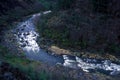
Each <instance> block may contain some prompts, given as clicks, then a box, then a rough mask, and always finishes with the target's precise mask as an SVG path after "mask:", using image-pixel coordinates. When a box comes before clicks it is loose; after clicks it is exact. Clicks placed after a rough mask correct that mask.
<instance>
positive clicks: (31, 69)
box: [0, 45, 77, 80]
mask: <svg viewBox="0 0 120 80" xmlns="http://www.w3.org/2000/svg"><path fill="white" fill-rule="evenodd" d="M1 61H2V62H5V63H9V64H10V65H11V66H12V67H13V68H18V69H19V70H20V71H21V72H22V73H23V74H26V75H27V77H29V78H30V79H31V80H76V79H77V77H76V78H72V77H70V76H68V74H65V73H66V72H65V73H63V72H62V73H61V71H60V70H59V69H61V68H59V69H58V70H57V68H56V67H55V68H54V67H50V66H49V67H50V68H49V67H48V65H47V64H44V63H41V62H39V61H32V60H28V59H26V58H25V57H24V53H21V56H19V57H18V56H17V55H15V54H12V52H11V51H10V50H8V49H7V48H6V47H3V46H1V45H0V62H1ZM63 70H64V69H63ZM57 73H58V74H57ZM66 75H67V76H66ZM58 77H59V78H58Z"/></svg>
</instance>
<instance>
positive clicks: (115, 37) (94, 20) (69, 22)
mask: <svg viewBox="0 0 120 80" xmlns="http://www.w3.org/2000/svg"><path fill="white" fill-rule="evenodd" d="M76 1H77V2H76V3H73V4H74V5H73V7H72V8H71V7H69V6H67V8H65V9H64V7H65V6H64V4H65V3H64V4H63V5H61V8H63V9H61V8H59V10H58V11H57V9H56V10H53V12H52V13H51V14H48V15H43V16H42V17H41V20H40V22H39V24H38V26H37V29H38V32H39V33H40V35H41V37H42V38H43V40H41V39H40V40H41V42H40V41H39V43H44V44H49V43H50V44H51V45H56V46H59V47H61V48H65V49H70V50H73V51H83V52H90V53H98V54H102V55H105V54H111V55H115V56H116V57H118V58H119V57H120V55H119V52H120V44H119V19H113V18H111V17H109V16H108V15H106V14H102V13H93V12H92V11H90V10H91V8H90V5H88V6H86V7H84V6H83V5H82V3H80V2H79V1H80V0H76ZM68 2H69V1H68ZM61 4H62V3H61ZM66 4H67V3H66ZM71 4H72V3H71ZM79 5H81V6H79ZM63 6H64V7H63ZM55 7H56V6H55ZM113 26H114V27H113ZM111 32H112V33H111ZM110 35H111V36H110ZM41 37H40V38H41Z"/></svg>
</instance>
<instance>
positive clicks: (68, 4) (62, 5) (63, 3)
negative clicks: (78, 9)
mask: <svg viewBox="0 0 120 80" xmlns="http://www.w3.org/2000/svg"><path fill="white" fill-rule="evenodd" d="M75 1H76V0H58V8H59V9H70V8H72V7H73V4H74V2H75Z"/></svg>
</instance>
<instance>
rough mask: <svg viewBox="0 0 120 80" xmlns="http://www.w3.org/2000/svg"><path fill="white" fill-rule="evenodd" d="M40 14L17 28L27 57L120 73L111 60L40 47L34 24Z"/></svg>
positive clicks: (20, 43)
mask: <svg viewBox="0 0 120 80" xmlns="http://www.w3.org/2000/svg"><path fill="white" fill-rule="evenodd" d="M50 12H51V11H46V12H43V14H47V13H50ZM40 15H41V14H40V13H38V14H34V15H33V16H32V17H31V18H29V19H28V20H27V21H25V22H22V23H19V24H18V26H17V28H16V29H15V36H16V37H17V40H18V43H19V45H20V47H21V48H22V49H23V50H24V51H25V54H26V57H27V58H29V59H32V60H38V61H42V62H45V63H48V64H52V65H56V64H58V63H60V64H62V65H63V66H66V67H70V68H75V69H76V68H81V69H83V71H86V72H89V71H90V70H95V71H96V70H97V71H100V70H104V71H107V72H108V74H110V75H116V74H119V73H120V65H117V64H115V63H112V62H111V61H109V60H96V59H83V58H79V57H76V56H69V55H62V56H55V55H51V54H48V53H47V52H45V51H44V50H42V49H40V48H39V46H38V44H37V42H36V40H37V37H38V36H39V35H38V33H37V32H36V31H35V25H34V22H35V21H36V19H38V17H39V16H40ZM102 72H103V71H102Z"/></svg>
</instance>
